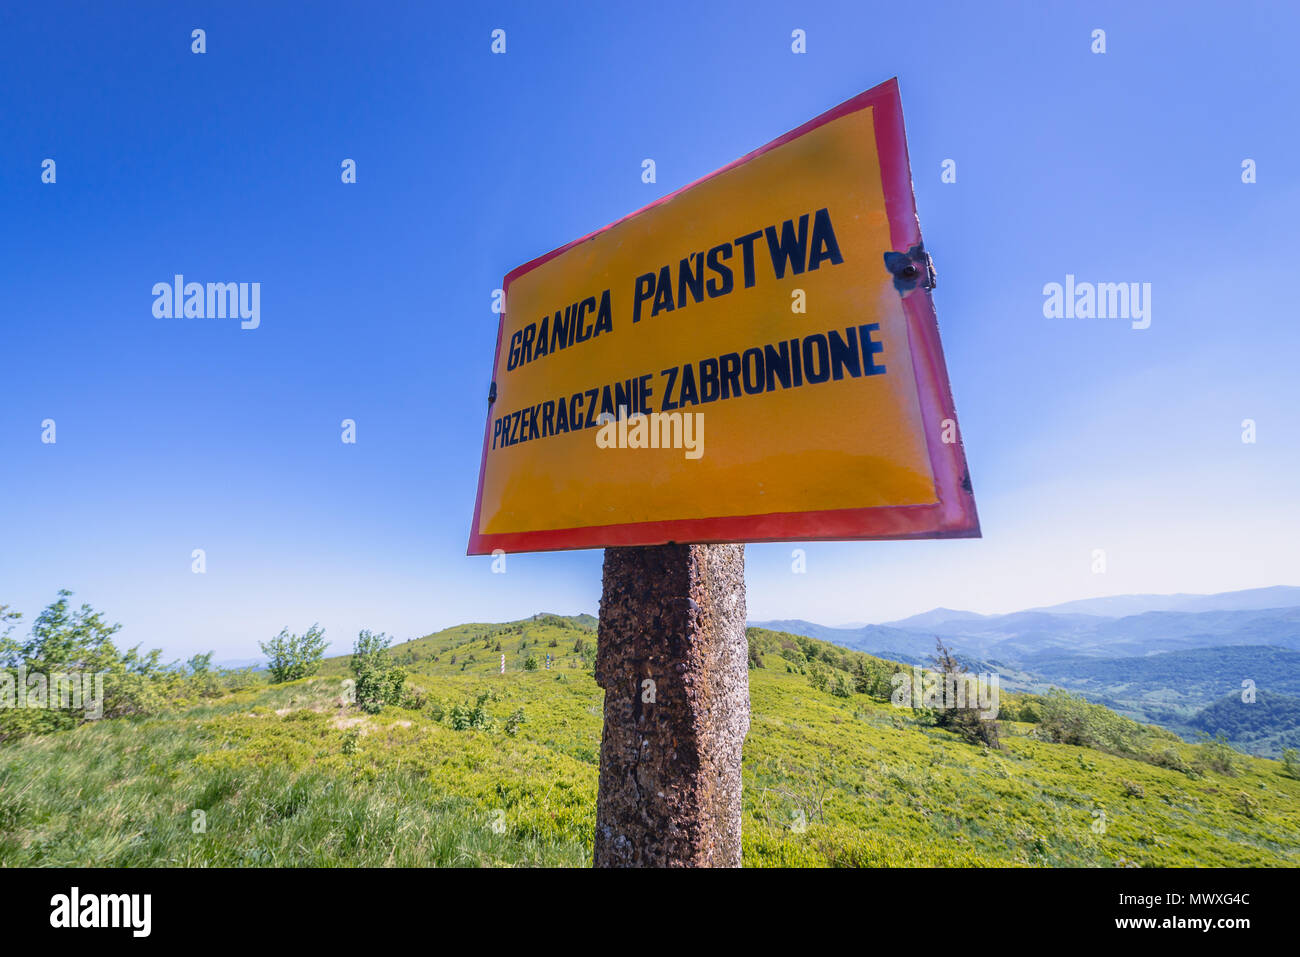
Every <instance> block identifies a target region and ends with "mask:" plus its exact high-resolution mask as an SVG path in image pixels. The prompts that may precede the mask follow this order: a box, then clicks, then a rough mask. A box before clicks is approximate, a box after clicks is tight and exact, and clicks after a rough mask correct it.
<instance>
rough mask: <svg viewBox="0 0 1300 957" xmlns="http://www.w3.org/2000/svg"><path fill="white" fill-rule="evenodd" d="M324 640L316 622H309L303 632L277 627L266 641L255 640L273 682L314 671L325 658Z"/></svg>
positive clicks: (292, 679)
mask: <svg viewBox="0 0 1300 957" xmlns="http://www.w3.org/2000/svg"><path fill="white" fill-rule="evenodd" d="M325 644H326V642H325V630H324V629H323V628H321V626H320V625H319V624H315V625H312V626H311V627H310V628H308V629H307V633H306V634H304V635H294V634H290V633H289V629H287V628H281V629H280V633H279V634H278V635H276V636H275V637H274V638H272V639H271V640H270V641H265V642H259V645H260V646H261V648H262V654H264V655H266V659H267V670H269V671H270V672H271V681H272V682H273V683H274V684H283V683H284V682H286V681H297V680H298V679H299V678H308V677H310V676H311V675H314V674H315V673H316V669H318V668H319V667H320V663H321V661H322V660H323V659H324V658H325Z"/></svg>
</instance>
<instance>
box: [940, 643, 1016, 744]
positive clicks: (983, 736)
mask: <svg viewBox="0 0 1300 957" xmlns="http://www.w3.org/2000/svg"><path fill="white" fill-rule="evenodd" d="M934 648H935V652H934V657H933V658H932V659H931V661H932V662H933V664H934V667H935V669H936V670H937V671H938V672H939V678H940V680H941V681H942V682H943V688H944V698H945V701H944V702H943V705H944V706H943V707H940V708H939V709H938V710H937V711H936V712H935V717H934V723H935V724H936V725H937V726H939V727H940V728H947V729H948V730H949V731H955V732H957V733H958V734H959V735H961V736H962V737H963V738H965V739H966V740H967V741H969V742H971V743H972V744H984V745H987V746H988V747H990V748H997V747H1001V745H999V743H998V722H997V719H996V718H987V719H986V718H982V717H980V710H979V703H978V702H975V703H974V704H973V705H972V703H971V702H970V701H967V702H966V706H965V707H961V708H958V707H953V706H951V705H953V704H954V703H955V700H956V698H957V695H956V689H957V686H958V683H959V682H962V681H964V680H965V679H964V678H963V677H962V676H963V675H964V674H966V669H965V668H963V667H962V665H961V663H960V662H959V661H958V660H957V658H956V657H955V656H954V655H953V653H952V652H951V651H949V650H948V648H947V646H946V645H944V643H943V641H942V640H941V639H939V638H935V639H934Z"/></svg>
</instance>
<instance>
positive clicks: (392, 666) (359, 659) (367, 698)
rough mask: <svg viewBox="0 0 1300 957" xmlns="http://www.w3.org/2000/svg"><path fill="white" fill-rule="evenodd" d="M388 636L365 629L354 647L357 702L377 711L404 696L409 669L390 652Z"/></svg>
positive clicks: (360, 705)
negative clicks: (406, 670)
mask: <svg viewBox="0 0 1300 957" xmlns="http://www.w3.org/2000/svg"><path fill="white" fill-rule="evenodd" d="M389 643H390V642H389V638H388V636H387V635H385V634H378V635H373V634H371V633H370V632H369V631H366V630H363V631H362V632H361V633H360V634H359V635H357V643H356V645H354V646H353V648H352V674H353V676H354V677H355V678H356V680H357V686H356V695H357V706H358V707H359V708H361V710H362V711H368V712H369V713H370V714H378V713H379V712H380V711H382V710H383V707H384V705H386V704H396V703H397V702H399V701H400V700H401V699H402V686H403V685H404V684H405V682H406V673H405V672H404V671H402V669H401V668H399V667H398V666H397V663H396V662H394V661H393V659H392V656H391V655H390V654H389V653H388V646H389Z"/></svg>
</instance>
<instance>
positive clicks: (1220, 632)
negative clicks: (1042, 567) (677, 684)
mask: <svg viewBox="0 0 1300 957" xmlns="http://www.w3.org/2000/svg"><path fill="white" fill-rule="evenodd" d="M751 624H754V625H756V626H759V627H762V628H769V629H772V630H774V631H786V632H790V633H792V634H797V635H806V636H807V637H809V638H817V639H819V640H821V641H829V642H833V643H834V644H837V645H841V646H843V647H846V648H852V649H855V650H857V651H865V652H867V653H869V654H873V655H878V656H879V657H882V658H888V659H892V660H894V661H902V662H907V663H910V664H924V663H928V662H929V660H930V657H931V655H933V654H934V650H935V639H936V638H941V639H942V640H943V642H944V644H945V645H947V646H948V647H949V648H950V649H951V650H952V651H953V652H954V653H956V654H957V655H958V656H960V657H961V659H962V660H963V661H964V662H965V663H967V666H968V667H972V668H974V669H977V670H989V671H996V672H998V673H999V674H1000V675H1001V677H1002V681H1003V685H1004V687H1008V688H1012V689H1022V690H1029V691H1042V690H1046V688H1048V687H1050V686H1052V685H1057V686H1060V687H1064V688H1067V689H1069V690H1072V691H1075V692H1077V693H1081V694H1084V695H1085V696H1087V697H1089V698H1091V699H1092V700H1095V701H1098V702H1100V703H1103V704H1106V705H1107V706H1109V707H1111V708H1114V709H1115V710H1117V711H1120V712H1122V713H1125V714H1129V715H1131V716H1133V717H1137V718H1139V719H1140V720H1145V721H1150V722H1152V723H1156V724H1161V725H1164V726H1165V727H1168V728H1171V729H1172V730H1175V731H1178V732H1179V733H1181V734H1189V735H1190V734H1191V733H1192V732H1193V731H1195V730H1206V727H1205V726H1206V724H1207V723H1209V724H1213V722H1214V721H1215V720H1220V719H1221V718H1222V716H1223V715H1225V714H1226V713H1227V712H1226V711H1225V709H1224V707H1223V704H1222V700H1223V699H1224V698H1225V696H1232V695H1236V696H1237V697H1238V698H1239V697H1240V694H1241V691H1242V687H1243V682H1244V681H1252V682H1254V684H1255V686H1256V687H1258V688H1259V689H1261V690H1267V691H1268V693H1269V695H1270V696H1271V701H1272V703H1271V704H1270V707H1269V709H1267V714H1268V715H1271V716H1272V717H1265V709H1262V708H1261V709H1259V712H1260V713H1259V715H1258V716H1257V721H1256V723H1255V724H1254V725H1252V726H1251V728H1250V734H1249V735H1248V736H1247V737H1243V738H1241V739H1240V740H1238V741H1236V742H1234V743H1237V744H1238V746H1242V747H1252V748H1254V749H1256V750H1259V749H1264V751H1267V750H1275V749H1276V748H1277V747H1280V746H1282V744H1286V743H1287V742H1296V741H1300V722H1297V724H1296V726H1295V727H1291V726H1290V725H1289V724H1287V722H1289V721H1291V720H1292V718H1293V717H1294V716H1295V715H1296V714H1297V713H1300V709H1297V707H1295V706H1294V705H1300V588H1297V587H1293V586H1285V585H1280V586H1276V587H1272V588H1252V589H1248V590H1246V591H1235V592H1224V593H1222V594H1217V595H1114V596H1110V597H1106V598H1086V599H1082V600H1079V601H1071V602H1064V603H1062V604H1059V605H1052V606H1049V607H1046V608H1031V609H1027V610H1025V611H1018V612H1012V613H1010V614H1005V615H981V614H977V613H975V612H971V611H960V610H955V609H951V608H935V609H932V610H931V611H927V612H924V613H922V614H919V615H912V616H911V617H909V618H904V619H901V620H899V621H893V622H888V623H886V624H881V625H862V626H859V627H840V628H833V627H828V626H826V625H819V624H817V623H816V622H811V621H804V620H801V619H794V620H780V621H765V622H751ZM1293 703H1294V705H1293ZM1211 705H1214V706H1215V708H1214V709H1213V710H1212V711H1206V713H1205V714H1201V713H1200V712H1201V711H1202V710H1204V709H1208V708H1209V707H1210V706H1211ZM1247 707H1249V705H1247ZM1216 716H1218V717H1216ZM1222 720H1227V719H1226V718H1223V719H1222ZM1269 721H1273V722H1274V724H1275V725H1276V726H1273V725H1268V722H1269ZM1277 722H1281V725H1286V726H1281V725H1278V724H1277ZM1260 725H1264V726H1260ZM1244 727H1245V723H1244V722H1243V721H1242V720H1241V719H1240V718H1237V717H1233V718H1232V719H1231V721H1230V722H1229V724H1228V725H1225V727H1224V729H1223V731H1224V733H1226V734H1228V735H1229V738H1230V739H1231V738H1232V735H1233V731H1234V730H1235V729H1241V728H1244ZM1264 751H1261V753H1264Z"/></svg>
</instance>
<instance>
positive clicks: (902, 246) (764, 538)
mask: <svg viewBox="0 0 1300 957" xmlns="http://www.w3.org/2000/svg"><path fill="white" fill-rule="evenodd" d="M867 107H874V113H873V121H874V126H875V132H876V148H877V151H878V153H879V156H880V175H881V180H882V185H883V187H884V193H885V211H886V213H887V215H888V217H889V235H890V241H891V242H892V243H893V249H894V250H896V251H898V252H906V251H907V250H909V249H911V248H912V247H913V246H916V245H917V244H919V243H920V242H921V227H920V223H919V222H918V220H917V216H916V197H915V196H914V194H913V192H912V172H911V164H910V162H909V160H908V155H907V136H906V133H905V130H904V127H903V107H902V102H901V100H900V98H899V93H898V78H897V77H894V78H891V79H889V80H886V81H885V82H884V83H881V84H880V85H879V86H875V87H872V88H871V89H870V90H867V91H866V92H865V93H860V94H858V95H857V96H855V97H853V98H852V99H850V100H846V101H845V102H843V103H841V104H840V105H839V106H837V107H835V108H834V109H831V110H828V111H827V112H825V113H823V114H821V115H820V116H818V117H816V118H815V119H812V120H810V121H808V122H807V123H805V124H804V125H803V126H800V127H799V128H797V129H794V130H791V131H790V132H789V133H786V134H785V135H784V136H782V137H779V138H778V139H775V140H773V141H772V142H770V143H768V144H767V145H765V146H760V147H759V148H758V149H756V150H754V151H753V152H752V153H748V154H746V155H745V156H742V157H741V158H740V159H738V160H736V161H735V162H734V163H730V164H728V165H726V166H724V167H722V168H721V169H719V170H715V171H714V172H712V173H710V174H708V175H707V176H704V177H702V178H700V179H698V180H696V181H695V182H694V183H691V184H690V185H688V186H683V187H682V188H681V189H679V190H676V191H675V192H672V193H670V194H668V195H667V196H664V197H661V198H660V199H657V200H655V201H654V202H653V203H650V204H648V205H647V206H644V207H642V208H641V209H639V210H637V211H636V212H634V213H629V214H628V215H627V216H624V217H623V218H622V219H619V220H617V221H615V222H613V223H610V224H609V225H608V226H605V227H602V228H601V229H598V230H596V231H595V232H593V233H590V234H588V235H586V236H583V237H582V238H581V239H575V240H574V241H573V242H571V243H567V244H565V245H564V246H561V247H559V248H558V249H554V250H552V251H551V252H549V253H547V254H546V255H544V256H539V257H538V258H537V259H534V260H532V261H531V262H528V263H525V264H524V265H522V266H519V267H518V268H516V269H513V270H511V271H510V272H509V273H508V274H507V275H506V278H505V285H504V289H505V297H506V302H507V303H509V301H510V284H511V282H513V281H514V280H515V279H517V278H518V277H519V276H522V275H523V274H524V273H526V272H529V271H530V270H532V269H536V268H537V267H538V266H540V265H542V263H545V262H547V261H549V260H551V259H554V258H555V257H556V256H559V255H560V254H561V253H564V252H566V251H567V250H570V249H572V248H573V247H574V246H577V245H578V244H579V243H585V242H587V241H588V240H589V239H592V238H594V237H596V236H599V235H600V234H601V233H603V232H606V231H608V230H610V229H612V228H614V227H615V226H617V225H618V224H619V223H623V222H626V221H627V220H629V219H631V218H633V217H634V216H638V215H640V214H641V213H643V212H645V211H646V210H648V209H653V208H654V207H655V206H658V205H659V204H660V203H666V202H667V201H668V200H670V199H672V198H673V197H674V196H677V195H679V194H681V193H684V192H686V191H687V190H689V189H691V188H692V187H694V186H698V185H699V184H700V183H704V182H707V181H708V180H710V179H712V178H713V177H715V176H718V175H719V174H721V173H725V172H726V171H728V170H731V169H734V168H735V167H737V166H740V165H742V164H743V163H747V162H748V161H749V160H751V159H753V158H754V157H756V156H761V155H762V154H763V153H766V152H767V151H768V150H771V149H775V148H776V147H778V146H781V145H782V144H784V143H788V142H790V141H791V140H793V139H796V138H797V137H800V136H803V135H804V134H805V133H808V132H810V131H812V130H815V129H817V127H819V126H822V125H824V124H826V123H829V122H830V121H831V120H834V119H838V118H839V117H841V116H845V115H847V114H849V113H854V112H857V111H858V110H862V109H865V108H867ZM882 253H883V250H882ZM880 268H881V269H882V270H883V269H884V263H883V260H882V262H881V264H880ZM903 311H904V314H905V316H906V318H907V330H908V345H909V351H910V353H911V356H912V369H913V372H914V375H915V377H916V386H917V393H918V396H919V398H920V403H921V420H922V426H923V428H924V430H925V437H926V447H927V450H928V451H929V453H930V465H931V468H932V469H933V472H934V477H935V489H936V492H937V494H938V498H939V502H938V503H937V504H934V505H895V506H882V507H876V508H846V509H828V510H822V511H809V512H778V513H769V514H765V515H732V516H727V517H723V518H685V519H672V520H669V521H660V522H631V523H628V524H624V525H594V526H584V527H582V528H563V529H539V530H535V531H529V532H505V533H497V534H483V533H480V532H479V530H478V529H479V522H480V519H481V517H482V507H483V481H484V477H485V472H486V468H487V454H488V447H489V442H490V439H491V433H492V412H491V409H490V408H489V410H488V416H487V424H486V425H485V426H484V429H483V454H482V458H481V459H480V462H479V475H478V492H477V494H476V496H475V499H474V524H473V526H472V527H471V529H470V538H469V549H468V551H467V554H469V555H486V554H490V553H491V552H493V551H494V550H496V549H501V550H502V551H505V552H507V553H511V552H530V551H557V550H562V549H574V548H604V547H607V546H626V545H664V544H668V543H670V542H682V543H685V542H689V543H693V544H713V543H721V542H779V541H810V542H811V541H865V540H884V539H924V538H979V537H980V527H979V517H978V515H977V514H976V511H975V497H974V494H973V493H972V492H971V488H970V479H969V473H968V471H967V467H966V455H965V452H964V451H963V449H962V444H961V440H960V433H958V438H957V441H955V442H953V443H951V444H946V443H944V442H943V441H942V438H941V434H940V433H941V429H942V422H943V420H944V419H952V420H953V422H956V419H957V416H956V411H955V409H954V407H953V401H952V389H951V386H950V385H949V382H948V369H947V366H946V364H945V363H944V359H943V349H942V347H941V346H940V343H939V323H938V318H937V316H936V315H935V311H934V300H933V299H932V298H931V295H930V291H929V290H928V289H925V288H921V287H918V288H916V289H915V290H913V291H912V292H911V294H909V295H907V296H905V297H904V298H903ZM505 320H506V315H505V313H504V312H502V314H501V320H500V324H499V325H498V327H497V347H496V354H495V355H494V356H493V359H492V375H493V377H495V375H496V369H497V365H498V363H499V362H500V359H501V342H502V338H503V336H504V334H505Z"/></svg>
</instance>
